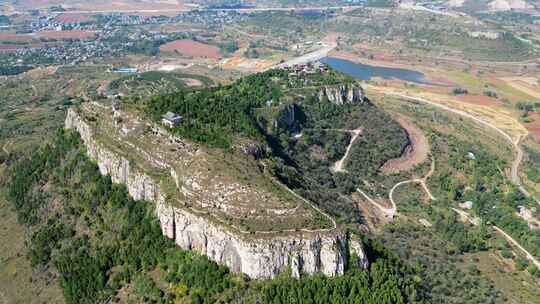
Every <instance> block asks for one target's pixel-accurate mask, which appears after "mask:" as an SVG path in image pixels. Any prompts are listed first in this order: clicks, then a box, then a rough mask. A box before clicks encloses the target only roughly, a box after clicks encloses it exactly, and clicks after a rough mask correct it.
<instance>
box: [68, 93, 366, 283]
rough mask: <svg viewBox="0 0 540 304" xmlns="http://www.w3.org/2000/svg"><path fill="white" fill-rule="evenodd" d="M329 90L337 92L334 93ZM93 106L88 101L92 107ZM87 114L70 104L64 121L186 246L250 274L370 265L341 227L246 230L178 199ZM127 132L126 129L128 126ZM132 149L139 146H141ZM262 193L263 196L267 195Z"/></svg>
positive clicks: (104, 169) (103, 168) (331, 272)
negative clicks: (103, 134) (152, 207)
mask: <svg viewBox="0 0 540 304" xmlns="http://www.w3.org/2000/svg"><path fill="white" fill-rule="evenodd" d="M330 95H331V96H335V95H334V94H333V93H330ZM350 96H351V101H352V100H358V96H359V95H358V91H356V93H355V92H352V93H351V95H350ZM332 98H333V97H332ZM91 107H92V106H91V105H88V108H91ZM94 107H96V106H94ZM79 111H84V110H79ZM88 116H89V114H88V113H80V112H78V111H77V110H75V109H70V110H69V111H68V114H67V117H66V122H65V127H66V128H67V129H73V130H75V131H77V132H78V133H79V134H80V136H81V138H82V140H83V142H84V144H85V146H86V148H87V153H88V156H89V157H90V158H91V159H92V160H94V161H95V162H96V163H97V164H98V166H99V170H100V172H101V173H102V174H103V175H110V176H111V179H112V181H113V182H115V183H122V184H125V185H126V186H127V189H128V192H129V194H130V195H131V196H132V197H133V198H134V199H136V200H146V201H149V202H153V203H154V204H155V205H156V208H155V210H156V213H157V216H158V218H159V220H160V225H161V227H162V231H163V234H164V235H166V236H167V237H169V238H171V239H173V240H174V241H175V243H176V244H177V245H178V246H179V247H181V248H182V249H189V250H195V251H197V252H200V253H202V254H204V255H206V256H208V257H209V258H210V259H211V260H214V261H216V262H217V263H220V264H223V265H226V266H228V267H229V268H230V269H231V270H233V271H235V272H243V273H245V274H246V275H248V276H249V277H251V278H273V277H275V276H276V275H278V274H279V273H281V272H283V271H285V270H288V269H290V270H291V273H292V275H293V276H296V277H298V276H300V275H301V274H313V273H317V272H321V273H323V274H325V275H327V276H336V275H340V274H343V273H344V270H345V268H346V267H347V264H348V263H349V262H351V261H349V260H348V257H349V256H356V257H358V260H357V261H356V262H355V263H357V266H358V267H360V268H366V267H367V265H368V261H367V258H366V256H365V254H364V252H363V248H362V245H361V243H360V242H359V241H357V240H355V239H354V238H352V237H351V236H349V235H348V234H347V233H345V232H343V231H342V230H340V229H339V228H335V229H334V228H326V229H312V230H308V229H305V230H304V229H293V231H287V232H285V231H283V232H277V233H276V232H264V231H260V232H259V231H251V232H247V231H242V230H241V229H234V228H235V227H234V225H227V224H226V223H223V222H220V220H219V218H216V217H211V216H209V212H208V211H206V210H202V209H196V208H193V207H190V206H195V205H197V203H202V202H194V201H190V202H189V204H187V203H186V204H185V205H178V204H174V203H173V202H172V200H171V198H170V197H169V195H168V194H166V191H165V189H164V187H165V186H164V185H163V183H162V182H160V181H159V180H158V179H157V178H156V177H154V176H152V175H151V174H149V173H147V172H144V170H143V169H142V166H141V165H140V163H137V162H136V161H133V160H130V159H128V158H127V157H125V156H122V155H120V154H119V153H118V152H116V151H115V150H114V149H113V148H112V147H108V146H107V144H106V143H105V142H106V141H105V140H103V139H99V138H98V136H97V135H96V131H95V130H94V126H92V125H91V123H89V122H88V121H86V120H85V119H86V117H88ZM124 132H127V131H126V129H125V128H124ZM133 151H137V148H135V149H134V150H133ZM133 153H136V152H133ZM161 165H162V166H164V167H167V168H168V169H169V171H170V175H171V176H172V177H173V179H174V180H175V181H177V183H178V184H177V186H179V187H180V188H182V187H183V186H181V185H180V184H181V183H179V182H178V176H179V175H180V174H179V173H178V172H176V171H175V169H174V168H173V167H172V166H168V165H167V164H165V163H162V164H161ZM184 174H185V173H184ZM202 191H211V190H209V189H203V190H202ZM259 199H263V200H264V197H261V198H259ZM209 203H210V202H206V204H209ZM276 212H278V213H279V211H276Z"/></svg>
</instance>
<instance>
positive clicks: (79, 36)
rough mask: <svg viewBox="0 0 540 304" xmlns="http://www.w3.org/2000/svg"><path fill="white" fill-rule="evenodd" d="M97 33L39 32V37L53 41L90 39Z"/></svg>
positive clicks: (75, 31)
mask: <svg viewBox="0 0 540 304" xmlns="http://www.w3.org/2000/svg"><path fill="white" fill-rule="evenodd" d="M95 35H96V33H95V32H90V31H77V30H74V31H51V32H39V33H38V36H39V37H43V38H52V39H88V38H91V37H94V36H95Z"/></svg>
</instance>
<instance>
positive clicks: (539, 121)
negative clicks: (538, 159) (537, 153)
mask: <svg viewBox="0 0 540 304" xmlns="http://www.w3.org/2000/svg"><path fill="white" fill-rule="evenodd" d="M529 116H530V117H531V118H532V119H534V121H533V122H531V123H524V124H523V125H524V126H525V128H526V129H527V131H529V133H531V134H532V135H533V136H534V137H535V138H536V139H539V140H540V114H539V113H531V114H529Z"/></svg>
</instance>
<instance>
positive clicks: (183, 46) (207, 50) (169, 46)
mask: <svg viewBox="0 0 540 304" xmlns="http://www.w3.org/2000/svg"><path fill="white" fill-rule="evenodd" d="M159 49H160V51H162V52H175V51H178V52H179V53H181V54H184V55H187V56H191V57H202V58H214V59H217V58H220V57H221V54H220V52H219V48H218V47H216V46H213V45H209V44H204V43H200V42H197V41H193V40H188V39H182V40H176V41H172V42H169V43H166V44H164V45H162V46H161V47H160V48H159Z"/></svg>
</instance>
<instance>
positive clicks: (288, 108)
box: [272, 103, 304, 132]
mask: <svg viewBox="0 0 540 304" xmlns="http://www.w3.org/2000/svg"><path fill="white" fill-rule="evenodd" d="M302 119H304V114H303V113H302V111H301V110H300V108H299V107H298V106H297V105H296V104H294V103H289V104H286V105H284V106H283V107H282V108H281V109H280V110H279V112H278V115H277V117H276V119H274V121H273V123H272V127H273V129H274V130H277V129H286V130H289V131H290V132H297V131H298V130H299V129H300V123H301V120H302Z"/></svg>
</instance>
